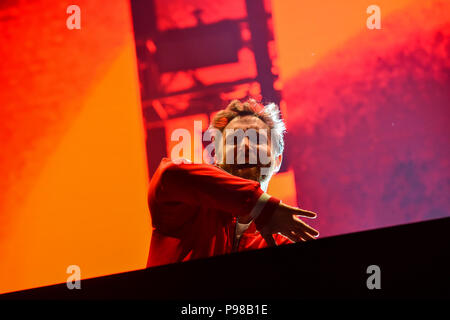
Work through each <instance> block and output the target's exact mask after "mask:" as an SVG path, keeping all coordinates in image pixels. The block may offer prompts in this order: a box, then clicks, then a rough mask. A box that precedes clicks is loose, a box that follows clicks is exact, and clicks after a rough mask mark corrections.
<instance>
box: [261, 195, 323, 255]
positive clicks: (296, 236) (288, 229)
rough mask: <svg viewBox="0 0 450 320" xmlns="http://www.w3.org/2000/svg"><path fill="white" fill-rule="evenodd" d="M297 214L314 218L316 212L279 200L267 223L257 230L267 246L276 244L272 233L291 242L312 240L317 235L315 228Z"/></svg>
mask: <svg viewBox="0 0 450 320" xmlns="http://www.w3.org/2000/svg"><path fill="white" fill-rule="evenodd" d="M297 216H301V217H305V218H310V219H315V218H316V216H317V214H315V213H314V212H311V211H308V210H303V209H300V208H296V207H292V206H289V205H287V204H284V203H281V202H280V204H279V205H278V207H277V209H275V212H274V213H273V215H272V217H271V218H270V219H269V221H268V222H267V224H266V225H265V226H264V227H263V228H262V229H261V230H259V231H260V233H261V236H262V237H263V238H264V240H265V241H266V242H267V245H268V246H269V247H273V246H276V242H275V240H274V239H273V236H272V235H273V234H277V233H278V234H281V235H282V236H285V237H286V238H288V239H290V240H291V241H292V242H300V241H308V240H314V239H315V238H316V237H318V236H319V232H318V231H317V230H315V229H313V228H312V227H310V226H309V225H307V224H306V223H304V222H303V221H302V220H300V219H299V218H298V217H297Z"/></svg>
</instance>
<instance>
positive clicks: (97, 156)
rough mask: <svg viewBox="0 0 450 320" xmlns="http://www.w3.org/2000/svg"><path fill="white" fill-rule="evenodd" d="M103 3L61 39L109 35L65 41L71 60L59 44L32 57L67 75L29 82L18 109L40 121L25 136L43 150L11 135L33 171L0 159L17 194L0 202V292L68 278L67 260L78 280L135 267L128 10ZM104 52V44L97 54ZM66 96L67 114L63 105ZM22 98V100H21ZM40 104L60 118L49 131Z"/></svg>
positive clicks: (133, 84)
mask: <svg viewBox="0 0 450 320" xmlns="http://www.w3.org/2000/svg"><path fill="white" fill-rule="evenodd" d="M40 5H41V6H42V5H44V4H43V3H42V2H41V3H40ZM79 5H80V7H81V8H82V14H83V9H86V8H89V6H91V5H92V4H91V5H90V4H88V3H87V2H86V3H84V2H82V1H81V3H79ZM105 8H108V7H105ZM105 8H103V9H102V10H106V11H103V12H102V13H101V14H98V15H95V14H92V15H91V16H90V19H91V20H90V22H91V23H92V24H90V25H88V24H87V22H86V24H84V25H83V24H82V29H81V30H79V31H78V30H77V32H79V33H78V34H76V35H75V34H74V33H72V34H71V33H67V32H68V31H67V30H60V32H61V34H65V35H67V37H69V38H70V36H75V37H80V38H81V39H82V41H81V42H83V40H84V41H86V42H89V39H91V37H92V36H97V37H99V38H98V39H96V41H97V42H100V41H101V40H102V38H101V36H102V34H103V32H108V33H114V34H115V39H114V41H111V42H104V43H102V45H101V46H100V47H101V49H99V50H98V51H96V50H93V49H92V48H91V50H86V51H82V49H81V47H77V44H78V45H79V43H78V42H77V41H74V43H73V44H72V45H73V46H74V47H73V48H72V50H71V51H70V52H68V53H66V55H71V54H73V53H74V52H77V51H78V52H79V55H78V57H77V58H75V57H74V58H73V60H71V61H66V60H64V59H65V58H64V54H62V53H61V49H55V51H53V52H52V51H51V50H50V49H48V50H47V51H46V54H47V55H46V56H44V57H42V58H41V59H44V60H45V61H51V63H53V64H58V63H59V64H60V65H61V67H60V70H59V72H60V74H61V76H60V77H65V72H68V73H69V74H68V75H67V76H68V77H69V78H70V76H72V81H67V82H63V83H56V82H49V83H48V86H50V87H46V86H42V85H41V83H40V82H39V80H37V81H36V83H37V84H36V85H34V87H31V90H30V91H31V92H32V90H34V91H35V92H34V94H35V95H34V97H33V96H30V98H33V99H32V100H33V103H32V104H30V107H29V109H28V110H29V112H28V113H27V115H28V119H29V120H30V123H33V125H34V127H36V128H39V126H41V128H40V130H37V131H36V134H35V135H34V136H33V137H32V138H33V139H34V140H35V142H34V144H37V143H38V142H39V144H40V145H45V146H46V149H45V150H46V152H45V153H44V152H43V151H42V150H43V149H42V148H40V149H33V148H31V146H32V144H18V143H17V144H15V145H14V147H15V148H19V149H18V150H20V147H21V148H23V150H24V151H25V152H27V156H28V158H27V160H26V161H28V163H29V164H33V165H34V162H33V161H37V160H39V161H40V163H41V165H40V166H39V167H36V166H35V174H33V175H31V174H26V175H25V174H23V172H22V173H20V172H17V173H16V172H15V171H13V170H16V169H15V168H14V167H11V166H9V167H5V166H6V165H7V164H5V163H2V165H3V167H2V169H3V170H4V171H7V170H9V171H10V172H12V173H13V174H15V175H16V177H19V178H20V179H19V178H17V180H16V181H15V183H14V184H12V185H10V186H7V187H6V189H5V190H4V191H5V192H7V193H8V195H9V196H12V197H13V198H16V199H17V198H20V199H21V201H20V203H19V204H18V205H15V206H8V207H6V206H3V208H7V210H5V209H3V210H2V212H1V215H0V225H2V233H1V235H0V293H2V292H9V291H15V290H21V289H27V288H32V287H37V286H43V285H49V284H54V283H60V282H65V281H66V280H67V277H68V276H69V275H68V274H66V269H67V267H68V266H69V265H72V264H74V265H78V266H80V268H81V276H82V278H90V277H94V276H100V275H106V274H111V273H117V272H123V271H129V270H134V269H140V268H144V267H145V264H146V259H147V254H148V246H149V241H150V236H151V234H150V232H151V229H150V218H149V213H148V209H147V206H146V193H147V183H148V182H147V181H148V177H147V167H146V158H145V143H144V130H143V121H142V114H141V107H140V101H139V85H138V79H137V70H136V58H135V50H134V41H133V34H132V29H131V16H130V12H129V10H128V4H127V1H125V0H124V1H121V3H119V2H117V3H116V4H115V5H112V6H111V7H109V11H108V9H105ZM34 12H35V11H33V13H34ZM36 12H39V10H38V11H36ZM62 12H65V11H64V10H63V11H62ZM105 16H106V17H108V16H109V18H110V19H109V21H110V22H111V24H112V27H115V28H116V29H115V30H114V31H112V30H106V29H105V25H104V24H102V18H105ZM96 19H97V21H96ZM86 20H88V19H86ZM82 21H83V20H82ZM94 22H99V24H98V25H94ZM61 25H64V21H62V22H61ZM83 27H84V28H85V30H83ZM33 30H35V29H33ZM36 30H37V29H36ZM35 32H39V31H35ZM19 45H20V44H19ZM42 45H43V46H44V45H45V44H42ZM83 50H84V49H83ZM105 50H110V51H111V52H108V54H106V55H105V54H104V51H105ZM83 52H85V53H83ZM72 56H73V55H72ZM105 59H106V61H105ZM87 62H91V63H92V66H91V68H89V66H87V65H85V63H87ZM105 62H106V64H105ZM67 67H69V69H66V68H67ZM77 67H78V68H82V69H81V70H82V72H78V71H77V70H76V68H77ZM71 69H73V73H72V74H70V72H71V71H72V70H71ZM46 72H47V71H45V70H41V71H40V74H39V76H38V78H37V79H41V80H42V81H44V80H45V79H51V78H52V77H55V76H56V77H58V73H57V72H56V71H54V73H52V74H47V73H46ZM48 72H51V69H50V71H48ZM94 72H95V73H96V76H95V77H94V74H93V73H94ZM93 77H94V80H93V79H92V78H93ZM27 79H29V80H28V81H29V83H27V82H24V83H23V84H22V86H20V87H18V89H17V91H14V92H15V93H16V94H17V96H16V97H14V96H13V97H12V98H14V100H9V101H8V102H9V103H10V105H14V104H15V103H17V101H20V100H22V101H23V100H24V99H25V98H27V96H26V93H25V92H23V91H22V92H21V91H19V90H23V89H22V88H24V87H25V88H26V87H27V86H29V85H30V84H32V81H35V80H34V79H33V77H32V76H30V75H29V77H28V78H27ZM74 84H79V87H78V89H79V92H78V94H77V95H76V100H71V98H72V86H73V85H74ZM83 86H84V87H83ZM86 86H88V88H85V87H86ZM80 88H82V89H81V90H80ZM84 89H86V90H84ZM38 90H40V91H41V92H39V91H38ZM47 90H50V91H52V92H54V94H58V95H59V96H58V98H57V100H56V103H55V104H53V105H51V104H49V103H48V101H49V99H50V97H51V95H39V93H41V94H42V93H43V92H45V91H47ZM36 91H37V92H36ZM60 91H62V92H63V94H62V95H61V93H60ZM31 92H30V93H31ZM64 93H65V94H66V96H65V98H64ZM83 93H85V94H83ZM74 102H76V104H77V106H76V109H77V111H76V112H74V111H73V110H74V108H71V106H72V105H74ZM26 106H27V105H26V104H22V107H23V108H25V107H26ZM64 106H65V107H66V108H64ZM51 108H53V109H51ZM38 110H41V113H39V112H38ZM57 110H58V112H59V113H56V111H57ZM25 111H27V110H25ZM44 111H47V112H48V114H49V115H53V116H57V117H60V119H63V118H64V119H66V120H65V123H66V125H65V127H64V128H62V129H59V130H49V128H50V129H51V127H50V124H47V127H43V124H45V123H42V122H40V118H41V117H42V114H43V112H44ZM13 112H14V109H11V114H8V116H10V118H9V120H12V119H14V118H13ZM17 112H18V114H17V116H21V115H22V110H20V109H17ZM5 125H6V124H4V123H2V126H3V128H4V126H5ZM3 128H2V129H3ZM21 130H22V131H19V132H17V133H16V134H17V135H19V134H22V135H23V136H24V135H26V134H27V128H22V129H21ZM28 130H32V127H29V129H28ZM2 132H4V131H2ZM44 132H45V133H46V134H45V135H44V134H43V133H44ZM17 139H19V138H17ZM16 142H18V141H16ZM1 143H2V145H3V146H4V148H3V150H6V151H8V150H10V149H8V148H10V145H8V141H7V140H2V142H1ZM8 152H9V151H8ZM8 155H9V157H12V158H11V159H12V161H11V163H13V162H14V157H16V159H15V160H16V161H18V160H19V155H20V152H16V153H12V152H9V153H8ZM2 172H3V171H2ZM19 173H20V175H19ZM18 186H28V189H25V188H24V189H19V188H18ZM15 194H17V196H15ZM19 194H20V196H19ZM3 204H4V203H2V205H3Z"/></svg>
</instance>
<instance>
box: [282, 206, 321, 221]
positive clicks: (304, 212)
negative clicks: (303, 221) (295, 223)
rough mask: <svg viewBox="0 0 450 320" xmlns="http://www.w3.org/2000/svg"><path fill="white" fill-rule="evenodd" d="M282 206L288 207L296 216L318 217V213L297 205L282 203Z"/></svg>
mask: <svg viewBox="0 0 450 320" xmlns="http://www.w3.org/2000/svg"><path fill="white" fill-rule="evenodd" d="M280 206H281V207H282V208H285V209H288V210H289V211H290V212H291V213H292V214H294V215H296V216H302V217H306V218H311V219H315V218H316V217H317V214H316V213H314V212H312V211H308V210H303V209H300V208H297V207H293V206H290V205H287V204H285V203H281V204H280Z"/></svg>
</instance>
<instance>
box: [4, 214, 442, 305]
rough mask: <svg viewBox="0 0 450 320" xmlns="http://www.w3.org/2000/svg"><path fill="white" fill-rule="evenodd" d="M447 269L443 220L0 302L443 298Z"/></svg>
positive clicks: (28, 292)
mask: <svg viewBox="0 0 450 320" xmlns="http://www.w3.org/2000/svg"><path fill="white" fill-rule="evenodd" d="M449 262H450V218H443V219H437V220H430V221H425V222H420V223H413V224H408V225H402V226H396V227H389V228H383V229H378V230H372V231H365V232H359V233H353V234H347V235H341V236H336V237H329V238H323V239H319V240H316V241H312V242H307V243H300V244H292V245H287V246H280V247H277V248H269V249H262V250H257V251H251V252H243V253H236V254H231V255H226V256H220V257H215V258H210V259H202V260H196V261H190V262H185V263H181V264H174V265H168V266H161V267H155V268H151V269H145V270H138V271H133V272H127V273H121V274H116V275H111V276H105V277H99V278H93V279H88V280H82V281H81V289H80V290H76V289H74V290H69V289H68V288H67V286H66V284H65V283H64V284H60V285H54V286H48V287H42V288H37V289H31V290H25V291H19V292H13V293H8V294H4V295H0V299H7V300H9V299H39V300H42V299H58V300H61V299H62V300H74V299H140V300H147V299H151V300H155V299H157V300H160V299H161V300H162V299H171V300H178V301H195V300H198V301H200V300H201V301H206V300H208V301H220V300H228V301H237V300H240V299H245V300H247V301H249V300H252V301H264V300H270V301H273V300H278V299H290V300H292V299H315V298H338V299H343V298H359V299H378V298H382V299H383V298H449V297H450V281H449V280H450V263H449ZM371 265H376V266H378V267H379V268H380V283H381V289H368V287H367V284H366V282H367V279H368V278H369V277H370V276H371V274H372V272H371V274H368V273H367V268H368V267H369V266H371ZM259 299H261V300H259ZM186 305H187V304H186Z"/></svg>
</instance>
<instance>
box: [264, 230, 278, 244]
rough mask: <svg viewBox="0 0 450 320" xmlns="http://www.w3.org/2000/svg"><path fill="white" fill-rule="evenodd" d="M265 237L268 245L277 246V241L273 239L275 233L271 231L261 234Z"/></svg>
mask: <svg viewBox="0 0 450 320" xmlns="http://www.w3.org/2000/svg"><path fill="white" fill-rule="evenodd" d="M261 236H262V237H263V239H264V240H265V241H266V243H267V246H268V247H276V246H277V243H276V242H275V240H274V239H273V235H272V234H271V233H266V234H261Z"/></svg>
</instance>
